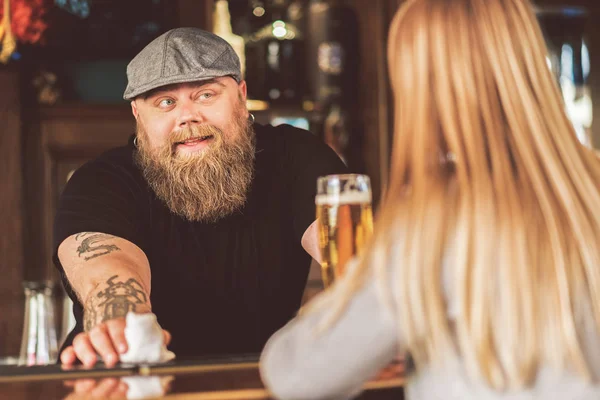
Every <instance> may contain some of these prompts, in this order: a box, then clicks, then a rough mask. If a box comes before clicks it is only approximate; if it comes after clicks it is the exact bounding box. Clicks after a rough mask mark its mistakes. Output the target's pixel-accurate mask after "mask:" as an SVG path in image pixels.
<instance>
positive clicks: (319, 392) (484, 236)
mask: <svg viewBox="0 0 600 400" xmlns="http://www.w3.org/2000/svg"><path fill="white" fill-rule="evenodd" d="M545 54H546V49H545V46H544V41H543V38H542V35H541V33H540V29H539V27H538V25H537V21H536V19H535V15H534V13H533V11H532V6H531V4H530V3H529V2H528V1H526V0H408V1H407V2H406V3H404V4H403V5H402V7H401V8H400V10H399V11H398V12H397V14H396V16H395V18H394V20H393V22H392V25H391V28H390V33H389V48H388V61H389V71H390V80H391V84H392V87H393V93H394V100H395V103H394V107H395V108H394V113H395V126H394V148H393V157H392V159H393V161H392V166H391V179H390V182H389V187H388V191H387V194H386V196H385V199H384V203H383V204H382V207H381V209H380V212H379V214H378V218H377V221H376V234H375V237H374V239H373V241H372V243H371V244H370V246H369V247H368V249H367V250H366V251H365V252H364V254H363V256H362V257H361V258H360V259H356V260H353V261H352V263H351V265H350V267H349V272H348V274H347V275H346V276H345V277H344V278H343V279H341V280H340V281H338V282H337V283H336V284H335V285H334V286H333V287H332V288H331V290H328V291H326V292H325V293H323V294H322V295H321V296H319V297H318V298H317V299H316V301H315V302H313V303H312V304H311V305H310V307H309V310H307V311H306V312H304V313H302V314H301V315H300V316H298V317H297V318H296V319H294V320H293V321H291V322H290V323H289V324H288V325H287V326H285V327H284V328H283V329H281V330H280V331H279V332H277V333H276V334H275V335H274V336H273V337H272V338H271V340H270V341H269V342H268V343H267V345H266V347H265V349H264V351H263V355H262V358H261V373H262V377H263V379H264V382H265V384H266V385H267V387H268V388H269V389H270V390H271V391H272V392H273V394H274V395H275V396H277V397H280V398H284V399H309V398H347V397H349V396H352V395H354V394H356V393H358V392H359V391H360V387H361V385H362V384H363V383H364V382H365V381H366V380H368V379H369V378H371V377H372V376H373V375H375V374H376V373H377V371H379V370H380V369H381V368H382V367H384V366H385V365H387V364H388V363H389V362H390V361H391V360H392V359H393V358H394V357H395V355H396V354H398V353H399V352H404V351H406V352H408V353H410V354H411V355H412V357H413V359H414V361H415V365H416V369H415V372H414V373H413V374H411V375H410V376H408V377H407V383H406V386H407V393H408V397H409V398H411V399H425V398H427V399H533V398H539V399H545V400H548V399H598V398H600V390H599V389H598V388H597V387H596V386H595V384H596V382H597V379H598V376H599V374H600V335H599V323H600V190H599V184H600V163H599V162H598V160H597V158H596V156H595V155H594V153H593V152H592V151H590V150H589V149H587V148H585V147H583V146H582V145H580V143H579V142H578V141H577V139H576V136H575V133H574V131H573V129H572V127H571V124H570V122H569V120H568V119H567V116H566V115H565V112H564V110H563V104H562V103H561V96H560V94H559V91H558V88H557V85H556V84H555V81H554V78H553V76H552V75H551V73H550V71H549V69H548V66H547V64H546V59H545Z"/></svg>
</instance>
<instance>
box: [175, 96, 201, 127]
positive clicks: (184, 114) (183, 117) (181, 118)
mask: <svg viewBox="0 0 600 400" xmlns="http://www.w3.org/2000/svg"><path fill="white" fill-rule="evenodd" d="M202 122H204V116H203V115H202V112H201V111H200V110H199V109H198V106H197V105H195V104H193V102H187V103H183V104H181V103H180V112H179V115H178V117H177V126H179V127H180V128H184V127H186V126H189V125H195V124H200V123H202Z"/></svg>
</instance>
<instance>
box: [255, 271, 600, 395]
mask: <svg viewBox="0 0 600 400" xmlns="http://www.w3.org/2000/svg"><path fill="white" fill-rule="evenodd" d="M349 268H351V266H349ZM390 280H393V279H390ZM341 284H343V280H342V282H340V284H336V285H334V286H333V287H332V288H331V289H330V290H328V291H327V292H325V293H323V294H321V295H322V296H336V291H339V289H340V288H341ZM377 285H378V283H377V282H376V281H375V279H374V278H372V277H371V278H367V282H366V284H365V285H364V286H363V287H362V289H360V290H359V291H358V292H357V294H356V296H355V297H354V298H353V299H352V300H351V302H350V303H349V306H348V308H347V309H346V311H345V312H344V314H343V315H342V317H341V318H340V319H339V320H337V322H336V323H335V324H334V325H333V326H331V328H330V329H329V330H326V331H325V332H324V333H322V334H316V333H315V327H316V326H317V324H318V323H319V322H320V321H321V317H322V315H321V314H322V313H319V312H316V313H308V314H306V315H302V316H300V317H297V318H295V319H293V320H292V321H291V322H289V323H288V324H287V325H286V326H285V327H283V328H282V329H281V330H279V331H278V332H276V333H275V334H274V335H273V337H272V338H271V339H270V340H269V341H268V343H267V344H266V346H265V348H264V350H263V353H262V356H261V360H260V371H261V376H262V378H263V381H264V383H265V385H266V386H267V388H268V389H269V390H270V391H271V392H272V393H273V395H274V396H276V397H277V398H280V399H285V400H294V399H347V398H351V397H354V396H355V395H357V394H359V393H360V390H361V387H362V385H363V384H364V383H365V382H366V381H367V380H369V379H370V378H372V377H373V376H375V375H376V374H377V372H378V371H380V370H381V369H382V368H383V367H385V366H386V365H388V363H390V362H391V361H392V360H393V359H394V357H395V355H396V354H398V353H399V351H401V349H400V345H401V342H402V338H400V337H399V332H398V328H397V324H396V322H395V320H394V319H395V317H394V313H392V312H391V311H390V309H389V307H386V306H385V305H384V303H383V302H382V301H381V298H380V296H379V295H378V293H379V292H381V290H380V289H379V288H378V287H377ZM451 299H452V296H451V295H450V297H449V299H448V300H449V301H448V303H449V305H448V315H449V318H450V319H452V314H454V313H455V310H456V307H455V305H454V304H452V303H453V302H452V300H451ZM580 322H581V324H580V328H581V329H580V332H579V333H580V336H581V337H582V339H583V341H584V343H585V346H586V356H587V357H588V361H589V364H590V366H591V368H592V372H593V373H594V374H595V375H596V377H598V376H600V336H599V335H598V334H597V331H596V329H595V328H594V326H593V323H592V322H591V321H590V318H587V319H586V318H585V316H582V318H581V321H580ZM540 334H543V333H540ZM406 394H407V398H408V399H410V400H417V399H440V400H442V399H443V400H453V399H461V400H469V399H477V400H525V399H527V400H529V399H544V400H559V399H560V400H567V399H569V400H575V399H577V400H592V399H595V400H596V399H598V400H600V385H596V386H594V385H590V384H587V383H585V382H584V381H583V380H582V379H580V378H579V377H578V376H577V375H575V374H574V373H571V372H569V371H553V370H552V369H550V368H541V369H540V370H539V372H538V375H537V379H536V381H535V383H534V385H533V386H532V387H531V388H530V389H529V390H527V391H523V392H510V393H508V392H496V391H493V390H491V389H490V388H488V387H486V385H485V384H483V383H482V382H476V381H475V382H474V381H472V380H470V379H469V378H468V377H467V374H466V372H465V369H464V366H463V365H462V363H461V360H460V359H456V360H454V361H451V362H448V363H447V365H444V366H443V367H442V366H440V367H437V368H435V369H433V368H429V369H426V370H420V371H419V372H418V373H416V374H414V375H411V376H409V377H408V379H407V383H406Z"/></svg>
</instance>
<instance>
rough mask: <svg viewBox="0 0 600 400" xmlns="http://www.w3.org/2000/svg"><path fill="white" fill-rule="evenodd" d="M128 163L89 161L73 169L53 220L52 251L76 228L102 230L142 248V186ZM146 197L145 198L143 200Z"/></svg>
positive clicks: (93, 230)
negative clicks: (126, 164)
mask: <svg viewBox="0 0 600 400" xmlns="http://www.w3.org/2000/svg"><path fill="white" fill-rule="evenodd" d="M136 173H137V171H135V170H133V169H132V168H131V167H130V168H127V166H125V165H119V164H118V163H110V162H108V161H99V160H96V161H92V162H89V163H87V164H85V165H83V166H82V167H80V168H79V169H78V170H76V171H75V173H74V174H73V176H72V177H71V179H70V180H69V182H68V183H67V185H66V187H65V189H64V191H63V193H62V195H61V197H60V201H59V205H58V209H57V212H56V217H55V221H54V246H53V249H54V255H55V262H56V252H57V250H58V246H59V245H60V244H61V243H62V242H63V241H64V240H65V239H66V238H68V237H69V236H71V235H73V234H76V233H79V232H102V233H107V234H111V235H115V236H118V237H121V238H123V239H126V240H128V241H130V242H132V243H134V244H136V245H137V246H138V247H140V248H142V249H144V247H145V243H144V241H143V237H142V235H141V229H143V228H142V226H143V225H142V224H140V222H141V221H142V216H141V213H142V209H143V208H144V200H143V190H144V189H143V187H142V186H141V185H140V182H139V179H138V178H137V176H136V175H137V174H136ZM146 201H147V200H146Z"/></svg>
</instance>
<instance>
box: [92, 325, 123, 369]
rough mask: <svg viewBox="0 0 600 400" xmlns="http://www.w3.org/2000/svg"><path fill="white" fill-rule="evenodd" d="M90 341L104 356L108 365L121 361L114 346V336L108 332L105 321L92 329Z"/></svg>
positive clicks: (111, 365)
mask: <svg viewBox="0 0 600 400" xmlns="http://www.w3.org/2000/svg"><path fill="white" fill-rule="evenodd" d="M90 341H91V343H92V346H93V347H94V349H96V351H97V352H98V353H99V354H100V355H101V356H102V359H103V360H104V363H105V364H106V366H107V367H113V366H114V365H115V364H116V363H117V361H119V357H118V356H117V351H116V350H115V347H114V346H113V342H112V338H111V336H110V334H109V333H108V327H107V326H106V324H105V323H101V324H98V325H96V326H95V327H94V328H93V329H92V330H91V331H90Z"/></svg>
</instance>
